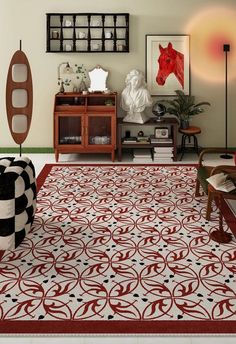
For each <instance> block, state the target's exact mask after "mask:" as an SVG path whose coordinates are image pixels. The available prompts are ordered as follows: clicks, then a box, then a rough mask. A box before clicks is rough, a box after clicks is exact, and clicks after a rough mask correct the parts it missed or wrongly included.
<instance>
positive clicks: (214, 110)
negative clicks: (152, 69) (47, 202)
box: [0, 0, 236, 147]
mask: <svg viewBox="0 0 236 344" xmlns="http://www.w3.org/2000/svg"><path fill="white" fill-rule="evenodd" d="M0 4H1V11H0V29H1V53H0V97H1V102H0V147H15V146H16V145H15V143H14V141H13V139H12V138H11V135H10V131H9V129H8V124H7V117H6V107H5V83H6V77H7V71H8V66H9V63H10V60H11V57H12V55H13V53H14V52H15V50H17V49H19V40H20V39H21V40H22V49H23V51H24V52H25V53H26V54H27V56H28V59H29V61H30V65H31V70H32V76H33V87H34V103H33V118H32V123H31V129H30V132H29V135H28V137H27V139H26V141H25V143H24V147H52V146H53V102H54V95H55V93H56V92H57V91H58V85H57V67H58V65H59V64H60V63H61V62H64V61H69V62H70V63H71V64H72V65H74V64H76V63H77V64H84V65H85V67H86V69H87V70H89V69H92V68H93V67H94V66H96V65H97V64H99V65H101V66H102V67H103V68H105V69H107V70H108V71H109V78H108V87H109V88H110V89H111V90H113V91H117V92H118V93H121V91H122V89H123V88H124V79H125V76H126V74H127V73H128V72H129V71H130V70H131V69H133V68H137V69H139V70H141V71H143V72H145V35H146V34H170V35H171V34H190V40H191V49H190V64H191V61H192V60H193V58H194V56H191V54H192V52H193V51H194V49H193V48H194V46H195V44H197V42H196V39H195V38H194V37H191V32H189V30H190V29H189V25H190V23H191V20H193V18H194V17H195V16H196V15H198V14H201V13H202V12H203V11H205V10H206V9H213V8H215V7H219V6H221V7H222V6H223V7H225V8H228V9H231V10H232V11H235V10H236V3H235V0H224V2H223V5H222V1H220V0H179V1H176V0H146V1H143V0H136V1H134V0H120V1H111V0H109V1H108V0H99V1H94V0H86V1H82V0H66V1H65V0H50V1H48V0H41V1H40V2H39V1H32V0H20V1H19V0H11V1H5V0H0ZM50 12H101V13H102V12H128V13H130V52H129V53H123V54H120V53H117V54H116V53H111V54H109V53H98V54H94V53H92V54H89V53H58V54H55V53H46V15H45V14H46V13H50ZM209 20H212V16H211V15H210V16H209ZM222 20H225V17H224V13H223V12H222ZM220 24H221V23H219V22H217V23H216V32H217V30H220ZM202 25H205V24H204V23H203V24H202ZM206 28H207V22H206ZM232 30H234V33H235V31H236V24H235V27H234V28H232ZM202 31H203V32H204V30H202ZM219 32H220V31H219ZM226 43H227V42H226ZM231 48H232V51H233V49H234V48H235V47H234V46H232V47H231ZM198 54H199V55H198V57H199V58H202V60H203V61H204V52H203V51H199V52H198ZM219 68H220V70H221V72H222V75H224V68H225V67H224V60H223V61H222V66H220V67H219ZM235 69H236V61H235V59H234V60H232V59H229V63H228V72H229V75H231V73H233V71H234V70H235ZM206 70H207V69H206ZM235 86H236V81H235V80H234V79H233V80H229V85H228V100H229V101H228V121H229V130H228V145H229V146H232V147H236V138H235V127H236V116H235V108H236V97H235V89H236V87H235ZM224 90H225V85H224V78H222V82H212V81H210V80H208V75H207V71H206V73H205V75H204V78H202V77H201V76H200V75H198V73H197V70H194V68H191V93H192V94H193V95H195V96H196V100H197V101H209V102H210V103H211V107H210V108H208V109H207V110H206V112H205V113H203V114H201V115H199V116H196V117H195V118H194V119H193V121H192V124H196V125H199V126H200V127H201V128H202V134H201V135H200V137H199V143H200V145H201V146H203V147H219V146H224V142H225V132H224V124H225V103H224V95H225V93H224ZM155 99H158V97H157V98H154V100H155ZM159 99H160V98H159ZM119 116H122V111H121V110H120V109H119Z"/></svg>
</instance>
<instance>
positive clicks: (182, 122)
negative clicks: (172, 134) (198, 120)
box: [180, 119, 189, 129]
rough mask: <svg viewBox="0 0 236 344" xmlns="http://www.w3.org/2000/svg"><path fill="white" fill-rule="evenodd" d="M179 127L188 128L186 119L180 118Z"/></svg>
mask: <svg viewBox="0 0 236 344" xmlns="http://www.w3.org/2000/svg"><path fill="white" fill-rule="evenodd" d="M180 127H181V129H188V128H189V121H188V120H186V119H181V121H180Z"/></svg>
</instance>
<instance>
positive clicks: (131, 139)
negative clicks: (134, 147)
mask: <svg viewBox="0 0 236 344" xmlns="http://www.w3.org/2000/svg"><path fill="white" fill-rule="evenodd" d="M123 143H137V137H135V136H130V137H124V139H123Z"/></svg>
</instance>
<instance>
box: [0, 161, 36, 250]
mask: <svg viewBox="0 0 236 344" xmlns="http://www.w3.org/2000/svg"><path fill="white" fill-rule="evenodd" d="M35 210H36V183H35V169H34V166H33V164H32V162H31V161H30V159H29V158H26V157H20V158H3V159H0V250H12V249H14V248H16V247H17V246H18V245H19V244H20V243H21V242H22V240H23V239H24V237H25V235H26V234H27V233H28V232H29V230H30V228H31V225H32V223H33V220H34V214H35Z"/></svg>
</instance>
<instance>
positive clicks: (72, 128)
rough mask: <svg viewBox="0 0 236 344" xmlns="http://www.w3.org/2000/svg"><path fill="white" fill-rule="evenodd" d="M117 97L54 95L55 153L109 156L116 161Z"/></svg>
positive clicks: (108, 95) (72, 94)
mask: <svg viewBox="0 0 236 344" xmlns="http://www.w3.org/2000/svg"><path fill="white" fill-rule="evenodd" d="M116 99H117V93H115V92H114V93H109V94H105V93H89V94H86V95H83V94H81V93H71V92H68V93H63V94H60V93H58V94H56V96H55V103H54V150H55V159H56V161H58V158H59V154H60V153H62V154H63V153H110V154H111V159H112V161H114V160H115V149H116V112H117V101H116Z"/></svg>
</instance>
